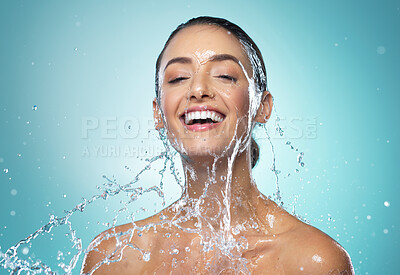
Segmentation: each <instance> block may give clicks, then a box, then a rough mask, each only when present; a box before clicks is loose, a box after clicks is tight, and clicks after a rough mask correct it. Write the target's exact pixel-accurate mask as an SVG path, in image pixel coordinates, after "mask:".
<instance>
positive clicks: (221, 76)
mask: <svg viewBox="0 0 400 275" xmlns="http://www.w3.org/2000/svg"><path fill="white" fill-rule="evenodd" d="M218 77H219V78H223V79H228V80H230V81H232V82H236V81H237V79H236V78H235V77H233V76H230V75H227V74H222V75H219V76H218Z"/></svg>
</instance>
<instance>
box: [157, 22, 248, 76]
mask: <svg viewBox="0 0 400 275" xmlns="http://www.w3.org/2000/svg"><path fill="white" fill-rule="evenodd" d="M221 54H228V55H232V56H234V57H236V58H237V59H238V60H239V61H240V62H241V63H242V64H243V66H244V67H245V68H246V70H247V72H248V73H249V72H251V71H252V68H251V65H250V61H249V60H248V58H247V55H246V54H245V52H244V49H243V47H242V45H241V43H240V42H239V40H238V39H237V38H236V37H235V36H234V35H233V34H231V33H230V32H229V31H227V30H225V29H224V28H221V27H218V26H212V25H195V26H190V27H187V28H185V29H183V30H181V31H180V32H178V34H177V35H176V36H175V37H174V38H173V39H172V40H171V41H170V43H169V45H168V46H167V48H166V49H165V51H164V54H163V58H162V61H161V67H160V68H161V70H164V67H165V66H166V64H167V63H168V61H169V60H171V59H173V58H177V57H189V58H193V59H195V60H197V61H198V63H200V64H203V63H205V62H207V60H209V59H210V58H211V57H212V56H213V55H221Z"/></svg>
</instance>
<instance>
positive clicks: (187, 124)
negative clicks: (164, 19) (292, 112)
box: [82, 17, 354, 274]
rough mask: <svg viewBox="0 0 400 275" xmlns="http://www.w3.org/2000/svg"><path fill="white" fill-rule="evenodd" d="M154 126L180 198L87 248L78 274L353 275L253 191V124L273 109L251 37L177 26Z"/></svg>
mask: <svg viewBox="0 0 400 275" xmlns="http://www.w3.org/2000/svg"><path fill="white" fill-rule="evenodd" d="M153 110H154V118H155V125H156V129H158V130H159V131H161V132H162V133H163V134H165V135H166V136H167V138H168V140H169V142H170V143H171V144H172V146H173V147H174V148H175V149H176V150H177V151H178V153H179V154H180V156H181V158H182V163H183V169H184V172H185V190H184V193H183V195H182V197H181V199H180V200H178V201H177V202H175V203H174V204H172V205H171V206H169V207H168V208H166V209H164V210H163V211H161V212H160V213H159V214H157V215H155V216H152V217H150V218H147V219H145V220H142V221H137V222H134V223H129V224H125V225H121V226H118V227H115V228H111V229H109V230H107V231H105V232H103V233H102V234H100V235H99V236H98V237H96V238H95V239H94V240H93V242H92V243H91V245H90V246H89V250H90V252H89V253H87V255H86V257H85V261H84V264H83V267H82V272H83V273H95V274H153V273H156V274H167V273H174V274H250V273H251V274H354V271H353V267H352V264H351V261H350V258H349V255H348V254H347V253H346V251H345V250H344V249H343V248H342V247H341V246H340V245H339V244H338V243H337V242H335V241H334V240H333V239H331V238H330V237H329V236H327V235H326V234H324V233H323V232H321V231H319V230H318V229H316V228H314V227H312V226H310V225H308V224H305V223H303V222H301V221H299V220H298V219H297V218H296V217H294V216H292V215H290V214H289V213H287V212H286V211H285V210H283V209H282V208H281V207H279V206H278V205H277V204H276V203H274V202H273V201H271V200H269V199H268V198H266V197H265V196H264V195H263V194H261V193H260V192H259V191H258V189H257V187H256V185H255V183H254V181H253V179H252V175H251V169H252V167H253V166H254V164H255V162H256V161H257V157H258V154H257V145H256V143H255V142H254V140H253V139H252V138H251V132H252V129H253V127H254V125H255V124H256V123H266V122H267V121H268V118H269V117H270V114H271V110H272V96H271V94H270V93H269V92H268V90H267V85H266V71H265V66H264V62H263V59H262V56H261V53H260V51H259V49H258V47H257V46H256V44H255V43H254V42H253V40H252V39H251V38H250V37H249V36H248V35H247V34H246V33H245V32H244V31H243V30H242V29H241V28H240V27H238V26H237V25H235V24H233V23H231V22H229V21H227V20H224V19H221V18H212V17H198V18H194V19H191V20H189V21H188V22H186V23H185V24H181V25H180V26H179V27H178V28H177V29H176V30H175V31H174V32H173V33H172V34H171V36H170V37H169V39H168V41H167V42H166V44H165V46H164V49H163V50H162V52H161V54H160V56H159V58H158V60H157V65H156V98H155V99H154V101H153Z"/></svg>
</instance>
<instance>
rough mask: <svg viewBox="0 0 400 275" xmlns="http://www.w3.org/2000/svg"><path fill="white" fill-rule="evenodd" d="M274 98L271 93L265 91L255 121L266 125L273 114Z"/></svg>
mask: <svg viewBox="0 0 400 275" xmlns="http://www.w3.org/2000/svg"><path fill="white" fill-rule="evenodd" d="M272 105H273V98H272V95H271V93H270V92H269V91H265V92H264V93H263V95H262V98H261V103H260V107H258V110H257V115H256V117H255V121H257V122H260V123H266V122H267V121H268V119H269V117H270V116H271V113H272Z"/></svg>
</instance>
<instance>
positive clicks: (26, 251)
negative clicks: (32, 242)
mask: <svg viewBox="0 0 400 275" xmlns="http://www.w3.org/2000/svg"><path fill="white" fill-rule="evenodd" d="M28 253H29V248H28V247H26V246H25V247H24V248H22V254H24V255H27V254H28Z"/></svg>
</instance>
